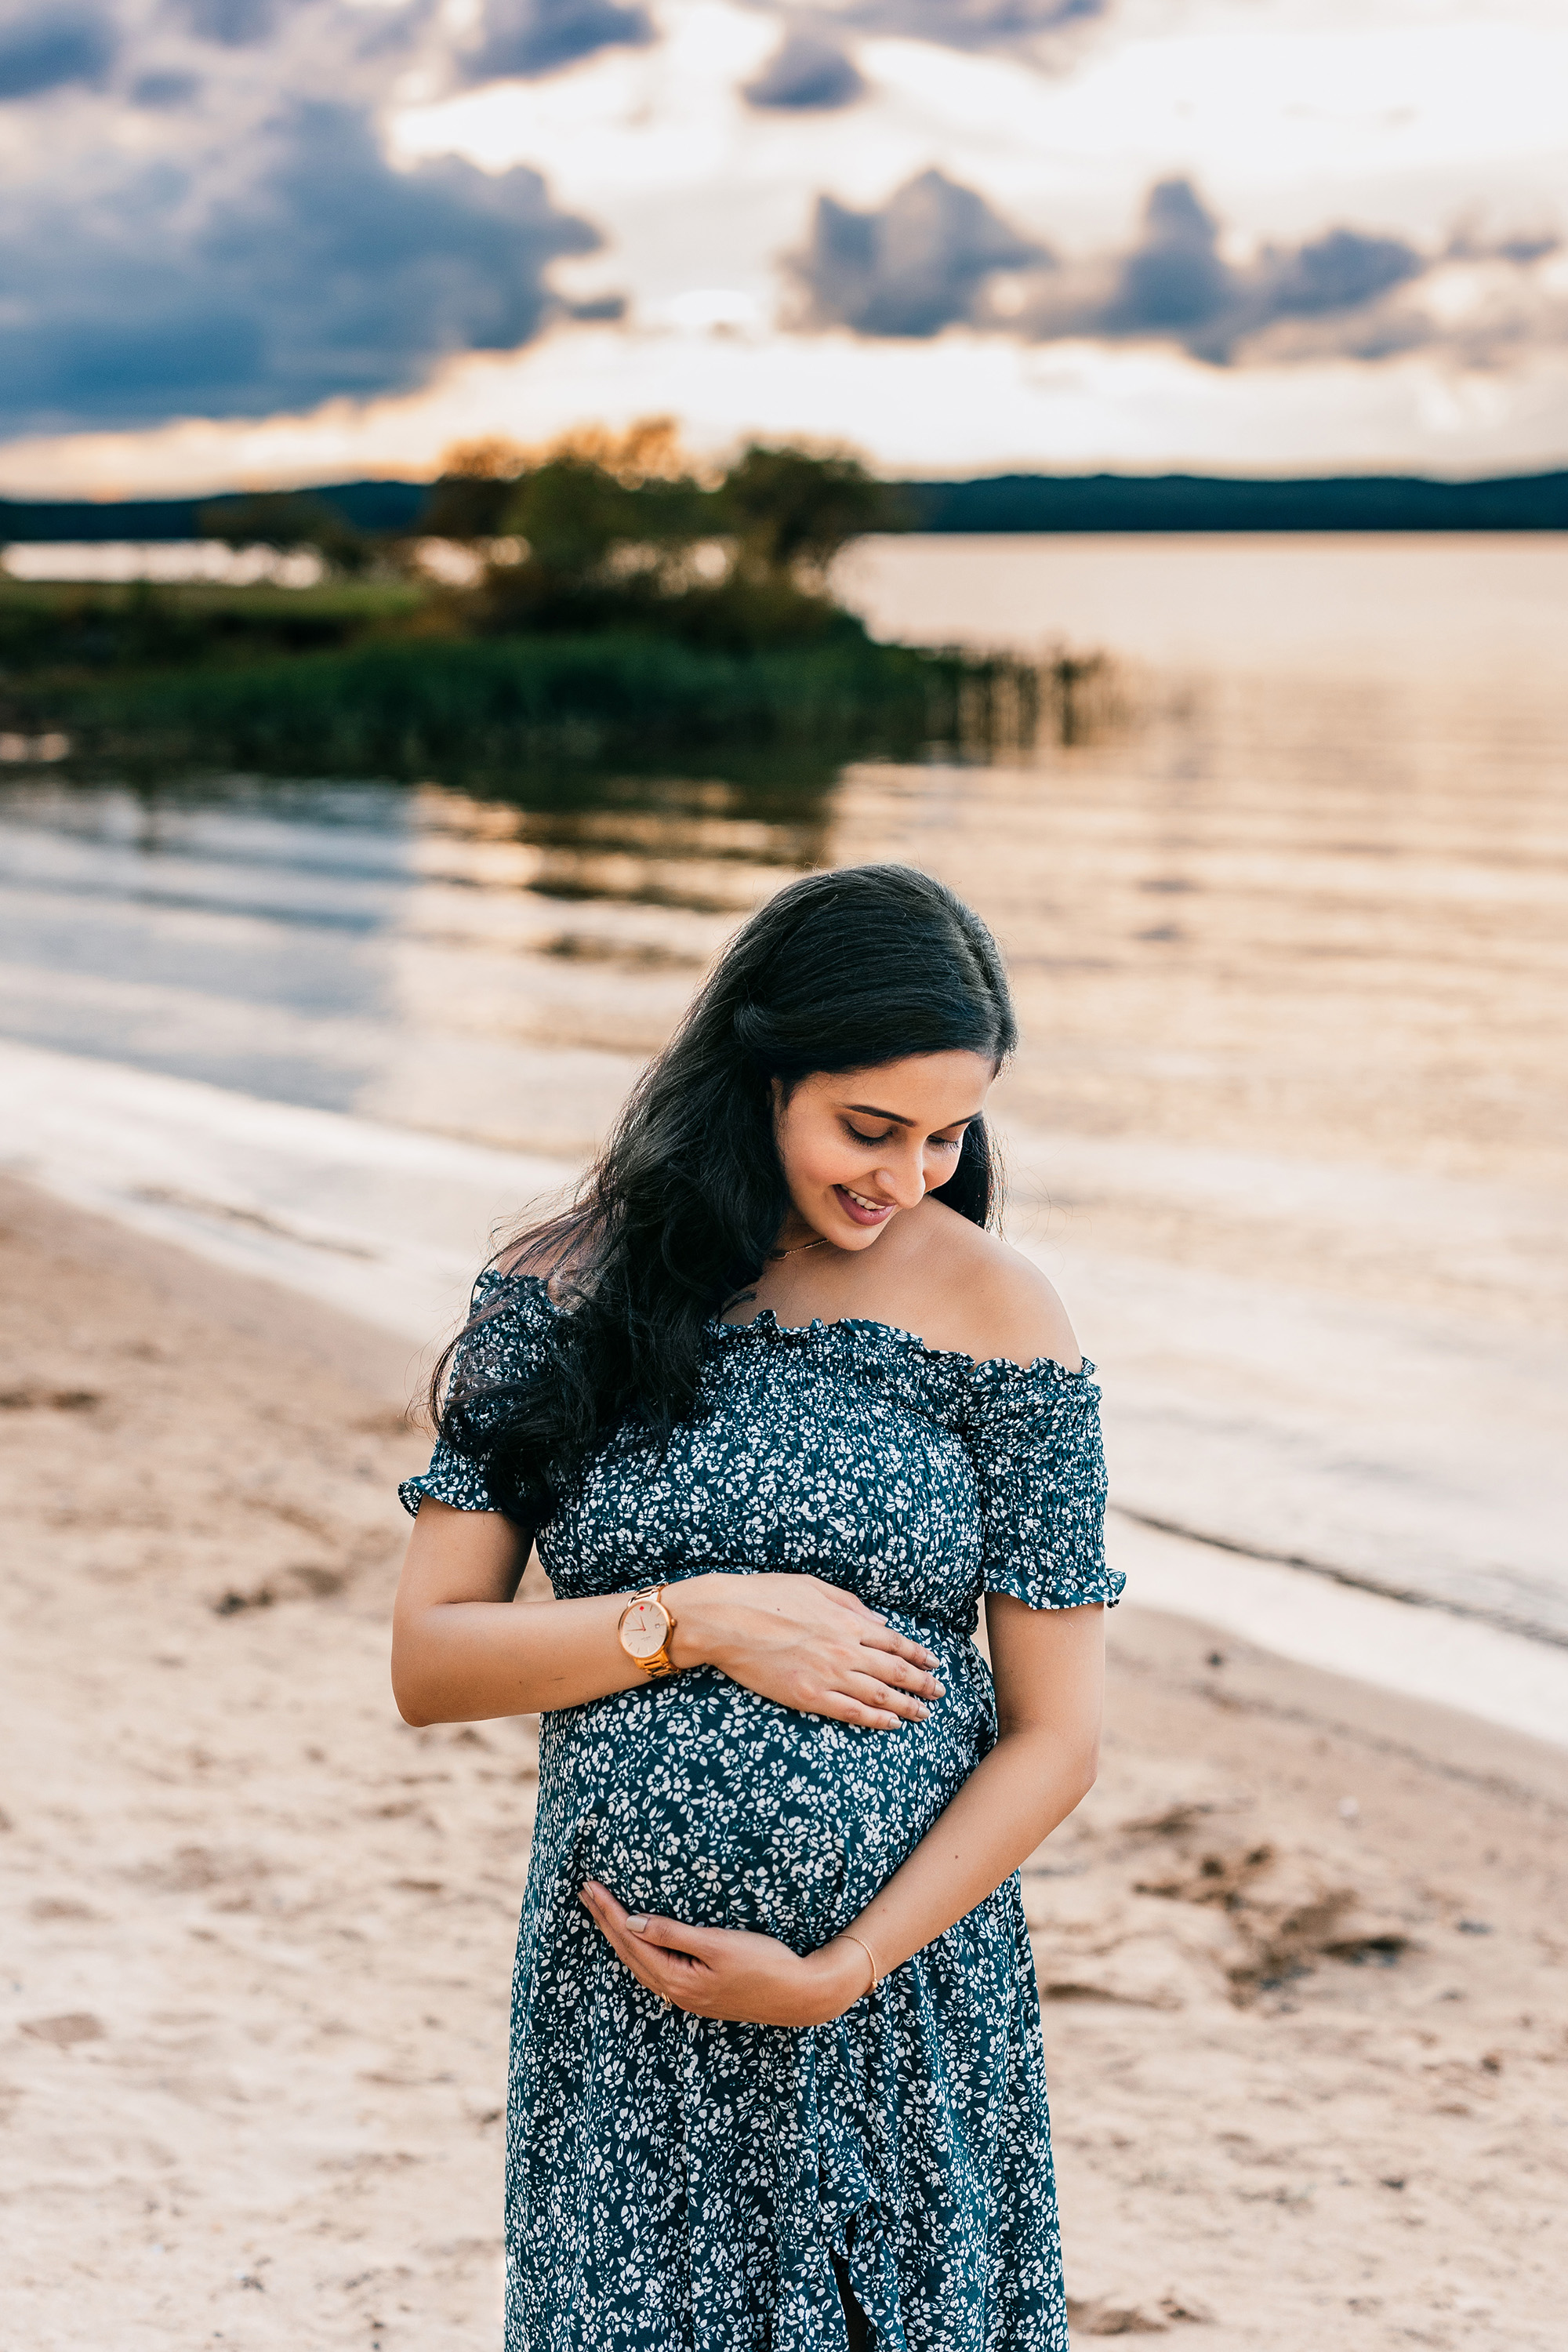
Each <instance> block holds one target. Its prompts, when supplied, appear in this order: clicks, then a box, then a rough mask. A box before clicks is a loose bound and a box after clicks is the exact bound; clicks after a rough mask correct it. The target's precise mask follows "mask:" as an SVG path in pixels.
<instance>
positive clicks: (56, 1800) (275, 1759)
mask: <svg viewBox="0 0 1568 2352" xmlns="http://www.w3.org/2000/svg"><path fill="white" fill-rule="evenodd" d="M0 1228H3V1230H0V1318H3V1321H4V1328H5V1345H6V1350H7V1361H8V1363H9V1364H11V1365H12V1366H13V1367H14V1370H12V1372H11V1374H10V1376H9V1379H10V1386H9V1388H8V1391H7V1403H6V1409H5V1411H4V1412H0V1454H3V1461H4V1475H5V1488H6V1499H7V1511H8V1516H9V1520H10V1524H11V1527H12V1530H13V1542H12V1544H11V1546H10V1547H9V1558H10V1561H11V1563H12V1565H11V1567H10V1569H9V1571H8V1581H9V1584H10V1588H11V1589H10V1591H9V1594H8V1600H9V1601H10V1604H11V1605H10V1610H9V1614H10V1618H11V1622H12V1625H13V1635H12V1639H11V1641H10V1643H8V1645H7V1649H6V1653H5V1656H4V1658H3V1659H0V1678H3V1683H4V1696H3V1699H0V1704H3V1706H4V1708H5V1719H6V1720H7V1722H8V1724H9V1725H10V1726H11V1727H12V1733H13V1742H14V1753H15V1754H16V1756H17V1757H19V1759H21V1766H22V1769H20V1770H16V1771H14V1772H13V1775H12V1778H11V1781H10V1785H9V1786H8V1787H7V1789H6V1790H5V1799H4V1802H5V1826H4V1827H3V1828H0V1874H3V1875H4V1878H5V1885H6V1895H7V1897H8V1901H9V1909H10V1913H11V1916H14V1917H15V1918H16V1921H17V1922H18V1931H17V1935H16V1945H15V1957H14V1960H13V1966H12V1969H11V1971H10V1978H9V1984H8V1986H7V1988H6V1989H5V1991H4V1996H3V1999H4V2009H5V2019H4V2021H3V2022H0V2052H3V2053H4V2057H3V2061H0V2105H4V2106H5V2108H6V2109H7V2110H8V2113H9V2118H10V2122H11V2126H12V2128H11V2131H10V2133H9V2134H8V2135H7V2139H6V2143H5V2154H4V2156H3V2157H0V2211H4V2212H5V2216H6V2221H5V2228H6V2231H7V2232H8V2233H10V2232H14V2240H13V2248H12V2251H11V2252H10V2256H9V2261H8V2282H9V2294H10V2296H11V2307H12V2309H13V2312H14V2322H13V2324H14V2326H16V2329H17V2331H18V2335H19V2336H25V2337H26V2340H28V2341H32V2342H38V2343H43V2342H48V2343H49V2344H50V2345H51V2346H53V2347H58V2352H97V2347H100V2345H102V2344H103V2343H105V2342H108V2341H112V2342H113V2344H114V2345H115V2347H116V2352H153V2347H158V2348H159V2352H162V2347H163V2346H165V2345H167V2344H168V2343H169V2342H170V2341H171V2340H172V2337H174V2336H178V2337H179V2339H180V2340H182V2341H184V2340H191V2341H196V2340H201V2341H208V2340H211V2341H215V2342H216V2341H221V2342H222V2344H223V2345H224V2347H226V2352H274V2347H276V2352H297V2347H298V2346H299V2345H300V2344H301V2343H309V2344H310V2345H311V2346H312V2347H320V2352H335V2347H338V2346H340V2345H341V2346H343V2347H351V2346H353V2347H358V2352H363V2347H364V2345H365V2344H366V2342H367V2341H368V2342H373V2343H374V2344H376V2345H378V2346H380V2347H383V2352H478V2347H481V2346H489V2344H491V2343H493V2342H494V2340H495V2338H496V2335H497V2315H498V2312H499V2303H500V2282H499V2224H500V2168H501V2153H500V2139H501V2133H500V2102H501V2096H502V2093H503V2087H504V2071H505V2017H506V2002H507V1996H508V1990H509V1984H510V1958H511V1945H512V1940H513V1937H514V1934H515V1924H516V1913H517V1906H518V1901H519V1898H520V1895H521V1883H522V1874H523V1870H524V1867H525V1862H526V1852H527V1843H528V1832H529V1824H530V1822H531V1808H532V1800H533V1792H534V1755H535V1748H534V1738H533V1727H532V1726H531V1724H529V1723H527V1722H526V1721H523V1720H521V1719H520V1720H517V1721H503V1722H499V1723H487V1724H484V1725H479V1726H469V1727H439V1728H435V1729H431V1730H427V1731H415V1730H412V1729H410V1728H409V1727H407V1726H405V1725H404V1724H402V1723H401V1722H400V1720H399V1719H398V1718H397V1717H396V1715H395V1710H394V1708H393V1706H392V1702H391V1698H390V1695H389V1692H388V1688H387V1678H386V1613H387V1608H388V1604H389V1601H390V1594H391V1589H392V1584H393V1580H394V1579H395V1573H396V1568H397V1562H398V1559H399V1557H400V1554H401V1550H402V1544H403V1534H404V1527H405V1522H404V1519H403V1516H402V1514H401V1512H400V1511H399V1510H398V1508H397V1506H396V1503H395V1497H394V1496H393V1493H392V1482H393V1480H394V1479H395V1476H396V1475H398V1474H399V1473H400V1472H402V1471H405V1470H406V1469H407V1468H408V1467H409V1466H411V1465H414V1464H416V1462H417V1461H420V1460H422V1459H423V1457H424V1453H425V1446H426V1442H425V1440H424V1439H423V1438H422V1437H420V1436H419V1435H418V1434H417V1433H416V1432H414V1431H412V1430H411V1429H410V1428H409V1426H408V1424H407V1422H406V1420H405V1413H404V1410H403V1407H404V1402H405V1399H406V1396H407V1394H408V1391H409V1389H410V1387H411V1386H412V1385H413V1384H414V1381H413V1377H412V1376H413V1375H414V1373H415V1371H416V1353H415V1351H413V1350H412V1349H410V1347H409V1345H408V1343H407V1342H406V1341H405V1340H404V1339H400V1338H399V1337H398V1336H397V1335H395V1334H393V1333H389V1332H386V1331H384V1330H377V1329H375V1328H374V1327H371V1326H369V1325H367V1324H365V1323H363V1322H358V1323H356V1322H354V1321H353V1320H351V1319H349V1318H345V1317H344V1316H342V1314H340V1313H338V1312H337V1311H335V1310H332V1309H329V1308H327V1307H322V1306H319V1305H313V1304H312V1303H310V1301H308V1300H304V1299H300V1298H297V1297H293V1296H291V1295H290V1294H289V1293H288V1292H287V1291H285V1290H283V1289H281V1288H280V1287H279V1286H277V1285H276V1284H275V1283H272V1282H269V1281H263V1280H258V1279H256V1278H255V1277H254V1276H244V1275H241V1274H238V1273H236V1272H234V1271H232V1270H227V1269H225V1268H222V1267H219V1266H216V1265H214V1264H212V1263H210V1262H209V1261H205V1260H203V1259H201V1258H199V1257H197V1256H195V1255H193V1254H192V1253H190V1252H189V1251H186V1250H183V1249H179V1248H176V1247H174V1246H171V1245H169V1244H167V1243H164V1242H160V1241H156V1240H153V1239H152V1238H150V1237H147V1236H144V1235H141V1234H135V1233H132V1232H131V1231H129V1230H128V1229H127V1228H125V1227H123V1226H121V1225H119V1224H116V1223H111V1222H110V1221H108V1220H105V1219H101V1218H97V1217H93V1216H89V1215H88V1214H86V1213H83V1212H81V1211H79V1210H77V1209H74V1208H71V1207H68V1206H66V1205H62V1203H61V1202H58V1200H56V1199H54V1198H52V1197H51V1196H49V1195H48V1194H47V1193H43V1192H37V1191H36V1190H34V1189H32V1188H30V1187H27V1186H24V1185H20V1184H16V1183H14V1182H11V1181H5V1183H4V1184H0ZM1281 1573H1284V1571H1281ZM1384 1605H1386V1606H1390V1607H1392V1606H1394V1604H1384ZM1110 1631H1111V1658H1112V1668H1111V1704H1110V1731H1109V1737H1108V1739H1107V1744H1106V1754H1105V1763H1104V1769H1103V1770H1102V1774H1101V1779H1100V1784H1099V1786H1098V1787H1097V1788H1096V1790H1094V1792H1093V1793H1092V1795H1091V1797H1090V1799H1089V1801H1087V1802H1086V1804H1085V1805H1084V1806H1083V1807H1082V1808H1080V1810H1079V1812H1078V1813H1077V1814H1075V1815H1074V1816H1073V1817H1072V1819H1071V1821H1069V1822H1068V1823H1066V1824H1064V1826H1063V1829H1062V1830H1061V1831H1059V1832H1058V1833H1057V1835H1056V1836H1055V1837H1053V1839H1052V1840H1050V1841H1049V1842H1048V1843H1047V1846H1045V1847H1043V1848H1042V1849H1041V1850H1040V1851H1039V1853H1037V1854H1036V1855H1035V1856H1033V1857H1031V1860H1030V1862H1029V1864H1027V1865H1026V1873H1025V1889H1026V1907H1027V1912H1028V1916H1029V1919H1030V1924H1031V1927H1032V1928H1033V1929H1034V1931H1035V1934H1034V1941H1035V1951H1036V1963H1037V1974H1038V1978H1039V1982H1040V1986H1041V1991H1042V1996H1043V2000H1044V2016H1045V2024H1046V2033H1047V2060H1048V2063H1049V2065H1050V2069H1051V2077H1052V2092H1053V2105H1054V2110H1055V2115H1056V2133H1057V2150H1058V2171H1059V2174H1060V2184H1061V2198H1062V2208H1063V2215H1064V2228H1065V2231H1066V2238H1067V2260H1068V2287H1069V2291H1070V2293H1071V2295H1072V2298H1073V2316H1074V2340H1075V2344H1076V2343H1079V2342H1087V2341H1089V2339H1090V2338H1092V2337H1094V2336H1100V2335H1104V2334H1110V2333H1126V2332H1130V2331H1132V2332H1145V2331H1150V2332H1152V2331H1153V2330H1156V2329H1168V2330H1180V2329H1182V2328H1183V2327H1184V2326H1186V2325H1188V2324H1191V2325H1192V2326H1194V2327H1195V2328H1199V2329H1201V2330H1202V2332H1201V2333H1200V2334H1197V2335H1195V2336H1194V2343H1196V2344H1197V2345H1198V2346H1200V2347H1201V2346H1205V2345H1212V2346H1213V2347H1214V2352H1259V2347H1262V2346H1263V2345H1265V2344H1267V2346H1268V2352H1321V2347H1322V2346H1323V2345H1324V2344H1325V2343H1328V2342H1332V2343H1333V2344H1335V2346H1336V2347H1340V2352H1395V2347H1404V2346H1405V2345H1406V2344H1407V2343H1408V2342H1409V2341H1410V2340H1412V2338H1413V2337H1414V2338H1415V2340H1418V2341H1423V2342H1426V2343H1428V2344H1432V2345H1436V2346H1440V2347H1450V2346H1451V2347H1456V2352H1549V2347H1552V2346H1553V2345H1554V2344H1555V2342H1556V2338H1557V2333H1558V2327H1559V2319H1560V2300H1561V2281H1560V2278H1558V2277H1557V2275H1556V2274H1555V2273H1556V2265H1555V2261H1554V2257H1553V2255H1552V2252H1550V2249H1551V2248H1552V2246H1554V2243H1555V2238H1554V2223H1553V2220H1552V2216H1553V2214H1554V2212H1555V2210H1556V2205H1557V2203H1558V2201H1559V2197H1560V2188H1561V2168H1562V2157H1561V2145H1560V2137H1561V2136H1560V2132H1559V2130H1558V2128H1557V2125H1556V2124H1555V2123H1554V2122H1553V2113H1554V2110H1555V2108H1556V2107H1558V2106H1560V2105H1561V2099H1562V2092H1561V2087H1560V2077H1561V2071H1562V2065H1563V2058H1564V2054H1565V2045H1564V2044H1563V2039H1562V2033H1561V2028H1560V2024H1559V2023H1557V2022H1555V2021H1554V2020H1555V2018H1556V2011H1555V2009H1554V2006H1553V2003H1554V2000H1555V1997H1556V1996H1555V1992H1554V1990H1553V1988H1554V1986H1556V1985H1557V1984H1558V1983H1559V1982H1560V1971H1561V1969H1562V1966H1563V1961H1564V1960H1565V1959H1568V1947H1565V1946H1564V1944H1563V1939H1562V1936H1561V1929H1560V1922H1561V1918H1562V1916H1563V1894H1564V1889H1563V1885H1562V1872H1561V1863H1560V1859H1559V1857H1560V1855H1561V1853H1562V1850H1563V1838H1562V1831H1563V1824H1564V1822H1568V1757H1564V1756H1563V1754H1562V1753H1561V1752H1560V1751H1558V1750H1555V1749H1552V1748H1548V1747H1546V1746H1544V1745H1542V1744H1541V1743H1538V1742H1533V1741H1531V1740H1528V1739H1524V1738H1520V1737H1517V1736H1512V1735H1509V1734H1507V1733H1503V1732H1500V1731H1498V1730H1495V1729H1493V1728H1491V1727H1487V1726H1485V1725H1483V1724H1481V1723H1479V1721H1478V1720H1476V1719H1475V1718H1474V1717H1468V1716H1463V1715H1458V1714H1454V1713H1452V1712H1450V1711H1446V1710H1443V1709H1440V1708H1436V1707H1434V1706H1431V1705H1429V1704H1427V1703H1426V1702H1424V1701H1422V1700H1419V1699H1417V1698H1412V1697H1401V1696H1397V1695H1393V1694H1390V1693H1388V1692H1386V1691H1380V1690H1378V1689H1376V1688H1374V1687H1373V1686H1372V1685H1369V1684H1366V1683H1363V1682H1353V1681H1350V1680H1347V1679H1346V1678H1344V1677H1343V1676H1338V1675H1329V1674H1325V1673H1322V1672H1321V1671H1319V1670H1317V1669H1315V1668H1312V1667H1309V1666H1303V1665H1300V1664H1292V1663H1290V1662H1289V1661H1288V1660H1286V1659H1283V1658H1280V1657H1279V1656H1276V1655H1270V1654H1268V1653H1266V1652H1264V1651H1262V1650H1260V1649H1258V1648H1255V1647H1254V1646H1252V1645H1250V1644H1248V1643H1245V1642H1241V1641H1238V1640H1237V1639H1236V1638H1235V1637H1234V1636H1231V1635H1228V1634H1226V1633H1223V1632H1221V1633H1216V1632H1215V1630H1214V1628H1213V1627H1212V1626H1211V1625H1205V1624H1204V1623H1203V1622H1194V1621H1193V1620H1191V1619H1188V1618H1184V1617H1180V1616H1175V1615H1172V1614H1170V1613H1168V1612H1163V1611H1162V1610H1161V1609H1158V1608H1152V1607H1149V1606H1146V1605H1145V1606H1140V1605H1138V1604H1137V1603H1136V1602H1134V1603H1132V1604H1130V1605H1127V1606H1124V1607H1123V1608H1122V1609H1120V1610H1118V1611H1117V1612H1115V1613H1114V1615H1113V1617H1112V1619H1111V1625H1110ZM1216 1889H1217V1890H1218V1893H1219V1895H1220V1898H1221V1899H1219V1900H1217V1901H1216V1900H1215V1891H1216ZM1504 2150H1506V2151H1507V2156H1508V2162H1507V2164H1506V2165H1500V2164H1499V2163H1498V2162H1497V2161H1496V2158H1498V2156H1500V2154H1501V2153H1502V2152H1503V2151H1504ZM84 2198H88V2199H90V2200H91V2205H92V2210H93V2226H92V2229H91V2231H90V2232H88V2233H85V2234H84V2232H83V2231H82V2229H81V2219H82V2212H83V2200H84ZM1200 2315H1203V2316H1200Z"/></svg>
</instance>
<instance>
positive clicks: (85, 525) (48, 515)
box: [0, 482, 430, 545]
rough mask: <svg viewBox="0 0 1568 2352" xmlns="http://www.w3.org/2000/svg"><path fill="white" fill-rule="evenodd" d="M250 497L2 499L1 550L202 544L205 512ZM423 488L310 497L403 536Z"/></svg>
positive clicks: (348, 489) (333, 489)
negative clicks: (47, 545)
mask: <svg viewBox="0 0 1568 2352" xmlns="http://www.w3.org/2000/svg"><path fill="white" fill-rule="evenodd" d="M248 495H249V494H248V493H246V492H240V491H235V492H233V493H231V494H230V495H229V496H228V497H217V498H210V499H208V498H202V499H28V500H25V501H24V500H21V499H0V545H4V544H5V542H6V541H18V540H28V541H35V542H37V541H46V540H47V541H61V540H66V541H74V542H78V543H79V542H82V541H89V540H90V541H103V540H111V539H129V540H169V539H201V538H203V537H205V533H204V532H203V531H202V530H200V529H199V528H198V526H197V522H196V513H197V509H199V508H202V507H220V506H237V505H238V504H239V502H240V500H241V498H242V497H247V496H248ZM429 495H430V490H429V485H428V484H427V483H425V482H333V483H331V485H330V486H328V487H326V488H321V489H316V488H311V491H310V496H311V497H312V498H317V499H321V500H322V501H323V503H324V504H325V505H327V506H331V507H335V508H336V509H337V510H338V512H339V513H340V514H341V515H342V517H343V519H344V520H345V521H347V522H351V523H353V526H354V529H355V530H369V531H382V530H392V531H404V530H411V529H412V528H413V526H414V525H415V524H416V522H417V520H418V519H419V515H420V512H421V510H422V509H423V507H424V505H425V501H426V499H427V498H428V497H429Z"/></svg>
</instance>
